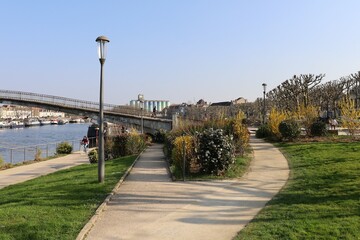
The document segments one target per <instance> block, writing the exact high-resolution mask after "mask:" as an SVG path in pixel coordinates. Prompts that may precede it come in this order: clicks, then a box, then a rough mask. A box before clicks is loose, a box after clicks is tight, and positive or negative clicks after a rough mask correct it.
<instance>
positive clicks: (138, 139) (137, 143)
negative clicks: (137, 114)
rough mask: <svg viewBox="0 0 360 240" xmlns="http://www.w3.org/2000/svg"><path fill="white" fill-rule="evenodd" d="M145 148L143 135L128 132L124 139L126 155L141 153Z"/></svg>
mask: <svg viewBox="0 0 360 240" xmlns="http://www.w3.org/2000/svg"><path fill="white" fill-rule="evenodd" d="M145 148H146V142H145V138H144V135H139V134H130V135H129V137H128V139H127V141H126V153H127V154H126V155H134V154H139V153H141V151H142V150H144V149H145Z"/></svg>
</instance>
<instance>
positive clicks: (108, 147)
mask: <svg viewBox="0 0 360 240" xmlns="http://www.w3.org/2000/svg"><path fill="white" fill-rule="evenodd" d="M113 146H114V142H113V138H109V137H108V138H106V139H105V143H104V158H105V161H107V160H109V159H113V158H114V157H113Z"/></svg>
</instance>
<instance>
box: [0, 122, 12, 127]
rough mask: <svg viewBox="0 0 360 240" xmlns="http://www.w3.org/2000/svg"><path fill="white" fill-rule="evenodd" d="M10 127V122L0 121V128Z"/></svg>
mask: <svg viewBox="0 0 360 240" xmlns="http://www.w3.org/2000/svg"><path fill="white" fill-rule="evenodd" d="M9 127H10V123H9V122H7V121H1V122H0V128H9Z"/></svg>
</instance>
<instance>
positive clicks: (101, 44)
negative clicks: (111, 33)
mask: <svg viewBox="0 0 360 240" xmlns="http://www.w3.org/2000/svg"><path fill="white" fill-rule="evenodd" d="M96 42H97V43H98V55H99V60H100V66H101V68H100V101H99V121H98V124H99V152H98V156H99V161H98V180H99V182H100V183H103V182H104V178H105V159H104V158H105V157H104V156H105V154H104V109H103V105H104V104H103V100H104V90H103V75H104V72H103V67H104V63H105V59H106V44H107V43H108V42H110V41H109V39H108V38H107V37H105V36H100V37H97V38H96Z"/></svg>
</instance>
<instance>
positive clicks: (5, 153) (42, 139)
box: [0, 123, 90, 163]
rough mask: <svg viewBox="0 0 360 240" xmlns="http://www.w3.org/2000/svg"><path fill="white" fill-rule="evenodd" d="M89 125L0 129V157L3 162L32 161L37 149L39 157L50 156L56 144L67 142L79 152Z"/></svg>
mask: <svg viewBox="0 0 360 240" xmlns="http://www.w3.org/2000/svg"><path fill="white" fill-rule="evenodd" d="M89 125H90V124H89V123H86V124H65V125H45V126H36V127H28V128H17V129H0V156H1V158H2V159H3V160H4V162H9V163H10V162H11V163H18V162H22V161H24V160H34V158H35V154H36V151H37V149H39V150H38V151H41V157H47V156H51V155H53V154H54V153H55V151H56V146H57V144H58V143H60V142H63V141H67V142H69V143H70V144H72V145H73V150H74V151H78V150H80V140H81V139H82V138H83V136H84V135H86V134H87V130H88V127H89Z"/></svg>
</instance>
